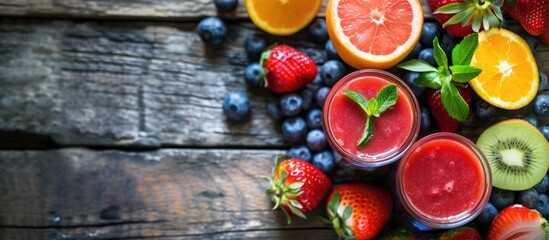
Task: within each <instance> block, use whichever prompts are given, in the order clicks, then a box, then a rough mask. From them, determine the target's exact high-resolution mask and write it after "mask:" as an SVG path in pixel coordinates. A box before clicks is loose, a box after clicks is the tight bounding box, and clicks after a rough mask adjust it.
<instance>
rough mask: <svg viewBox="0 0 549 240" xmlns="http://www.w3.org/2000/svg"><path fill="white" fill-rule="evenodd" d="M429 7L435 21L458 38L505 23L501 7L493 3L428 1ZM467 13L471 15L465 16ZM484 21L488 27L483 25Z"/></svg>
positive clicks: (472, 0)
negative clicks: (482, 28)
mask: <svg viewBox="0 0 549 240" xmlns="http://www.w3.org/2000/svg"><path fill="white" fill-rule="evenodd" d="M427 5H428V6H429V8H430V9H431V12H433V16H434V17H435V19H436V20H437V21H438V22H439V23H440V24H443V26H444V28H446V30H447V31H448V32H449V33H450V34H452V35H454V36H456V37H465V36H467V35H469V34H471V33H473V32H479V30H480V29H481V27H484V29H486V30H488V29H489V28H490V27H495V26H499V25H500V24H501V21H503V16H502V14H501V10H500V9H499V6H496V5H495V4H492V2H491V1H484V3H482V4H479V1H478V0H427ZM467 12H469V13H470V14H465V13H467ZM458 14H459V15H458ZM464 14H465V15H464ZM463 16H465V17H463ZM462 17H463V18H462ZM475 19H476V20H475ZM484 20H486V23H488V25H483V24H484V23H483V22H484ZM481 25H483V26H481Z"/></svg>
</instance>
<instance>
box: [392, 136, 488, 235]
mask: <svg viewBox="0 0 549 240" xmlns="http://www.w3.org/2000/svg"><path fill="white" fill-rule="evenodd" d="M436 139H450V140H453V141H456V142H458V143H460V144H462V145H464V146H465V147H467V148H469V149H471V150H472V151H473V152H474V153H475V155H476V156H477V159H478V161H479V162H480V163H481V166H482V168H483V172H484V180H485V184H484V191H483V193H482V196H481V197H480V198H479V201H478V203H477V204H476V205H475V206H474V207H472V208H471V209H470V210H467V211H465V212H463V213H460V214H458V215H455V216H451V217H447V218H434V217H431V216H429V215H427V214H424V213H422V212H421V211H419V210H418V209H417V208H416V207H415V206H413V204H411V203H410V200H409V199H408V197H407V195H406V194H405V192H404V187H403V186H402V174H403V171H404V165H405V163H406V162H407V161H408V158H409V156H410V155H411V153H412V152H413V150H414V149H416V148H417V147H419V146H422V145H423V144H424V143H426V142H429V141H431V140H436ZM491 192H492V174H491V169H490V165H489V163H488V159H487V158H486V156H485V155H484V153H483V152H482V150H480V148H479V147H478V146H477V145H476V144H475V143H473V142H472V141H471V140H470V139H468V138H466V137H464V136H462V135H459V134H456V133H451V132H438V133H432V134H429V135H427V136H425V137H423V138H421V139H420V140H418V141H416V142H415V143H414V144H413V145H412V147H411V148H410V149H409V151H408V152H407V153H406V154H404V156H403V157H402V159H401V161H400V162H399V164H398V166H397V170H396V193H397V197H398V198H399V199H400V202H401V205H402V206H403V207H404V209H405V210H406V212H407V213H408V214H410V216H411V217H412V218H414V219H415V220H417V221H418V222H420V223H421V224H423V225H425V226H428V227H431V228H435V229H446V228H455V227H459V226H463V225H465V224H467V223H469V222H470V221H471V220H473V219H474V218H476V217H477V216H478V215H479V214H480V213H481V212H482V210H483V209H484V207H485V206H486V204H487V203H488V201H489V199H490V194H491Z"/></svg>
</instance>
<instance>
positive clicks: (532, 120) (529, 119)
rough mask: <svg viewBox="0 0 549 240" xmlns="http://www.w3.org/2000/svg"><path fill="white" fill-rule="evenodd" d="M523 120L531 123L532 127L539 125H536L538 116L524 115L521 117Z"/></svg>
mask: <svg viewBox="0 0 549 240" xmlns="http://www.w3.org/2000/svg"><path fill="white" fill-rule="evenodd" d="M522 119H523V120H524V121H527V122H528V123H530V124H532V126H534V127H539V125H538V118H537V117H536V116H534V115H532V114H529V115H526V116H524V117H522Z"/></svg>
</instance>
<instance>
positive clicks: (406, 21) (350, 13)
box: [326, 0, 423, 69]
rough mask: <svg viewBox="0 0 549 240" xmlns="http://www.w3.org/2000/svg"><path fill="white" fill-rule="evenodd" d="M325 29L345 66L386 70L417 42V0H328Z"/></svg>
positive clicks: (419, 10)
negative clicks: (346, 64)
mask: <svg viewBox="0 0 549 240" xmlns="http://www.w3.org/2000/svg"><path fill="white" fill-rule="evenodd" d="M326 26H327V28H328V33H329V35H330V39H331V40H332V43H333V45H334V48H335V49H336V51H337V53H338V54H339V55H340V56H341V58H342V59H343V60H344V61H345V62H346V63H348V64H349V65H351V66H353V67H355V68H357V69H363V68H380V69H387V68H390V67H393V66H395V65H396V64H397V63H399V62H400V61H402V60H403V59H404V58H405V57H406V56H407V55H408V54H409V53H410V52H411V51H412V49H413V48H414V46H415V45H416V43H417V42H418V40H419V37H420V36H421V29H422V26H423V9H422V8H421V4H420V3H419V1H418V0H330V1H329V2H328V6H327V8H326Z"/></svg>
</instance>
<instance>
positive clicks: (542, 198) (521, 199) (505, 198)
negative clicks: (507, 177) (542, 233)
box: [477, 175, 549, 225]
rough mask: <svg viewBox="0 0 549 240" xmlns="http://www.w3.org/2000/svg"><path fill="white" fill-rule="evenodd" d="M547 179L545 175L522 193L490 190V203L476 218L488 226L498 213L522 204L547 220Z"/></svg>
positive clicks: (548, 211) (548, 214) (497, 189)
mask: <svg viewBox="0 0 549 240" xmlns="http://www.w3.org/2000/svg"><path fill="white" fill-rule="evenodd" d="M548 194H549V177H548V176H547V175H546V176H545V177H544V178H543V179H542V180H541V181H540V182H539V183H538V184H536V185H535V186H534V187H532V188H529V189H526V190H524V191H511V190H504V189H499V188H495V187H494V188H492V195H491V196H490V201H489V202H488V204H486V207H484V210H483V211H482V212H481V213H480V215H479V216H478V217H477V221H478V222H480V223H481V224H485V225H490V223H491V222H492V220H494V218H495V217H496V215H497V214H498V211H500V210H502V209H504V208H505V207H507V206H510V205H513V204H522V205H524V206H526V207H528V208H530V209H536V210H537V211H538V212H539V213H541V215H543V217H544V218H549V195H548Z"/></svg>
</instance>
